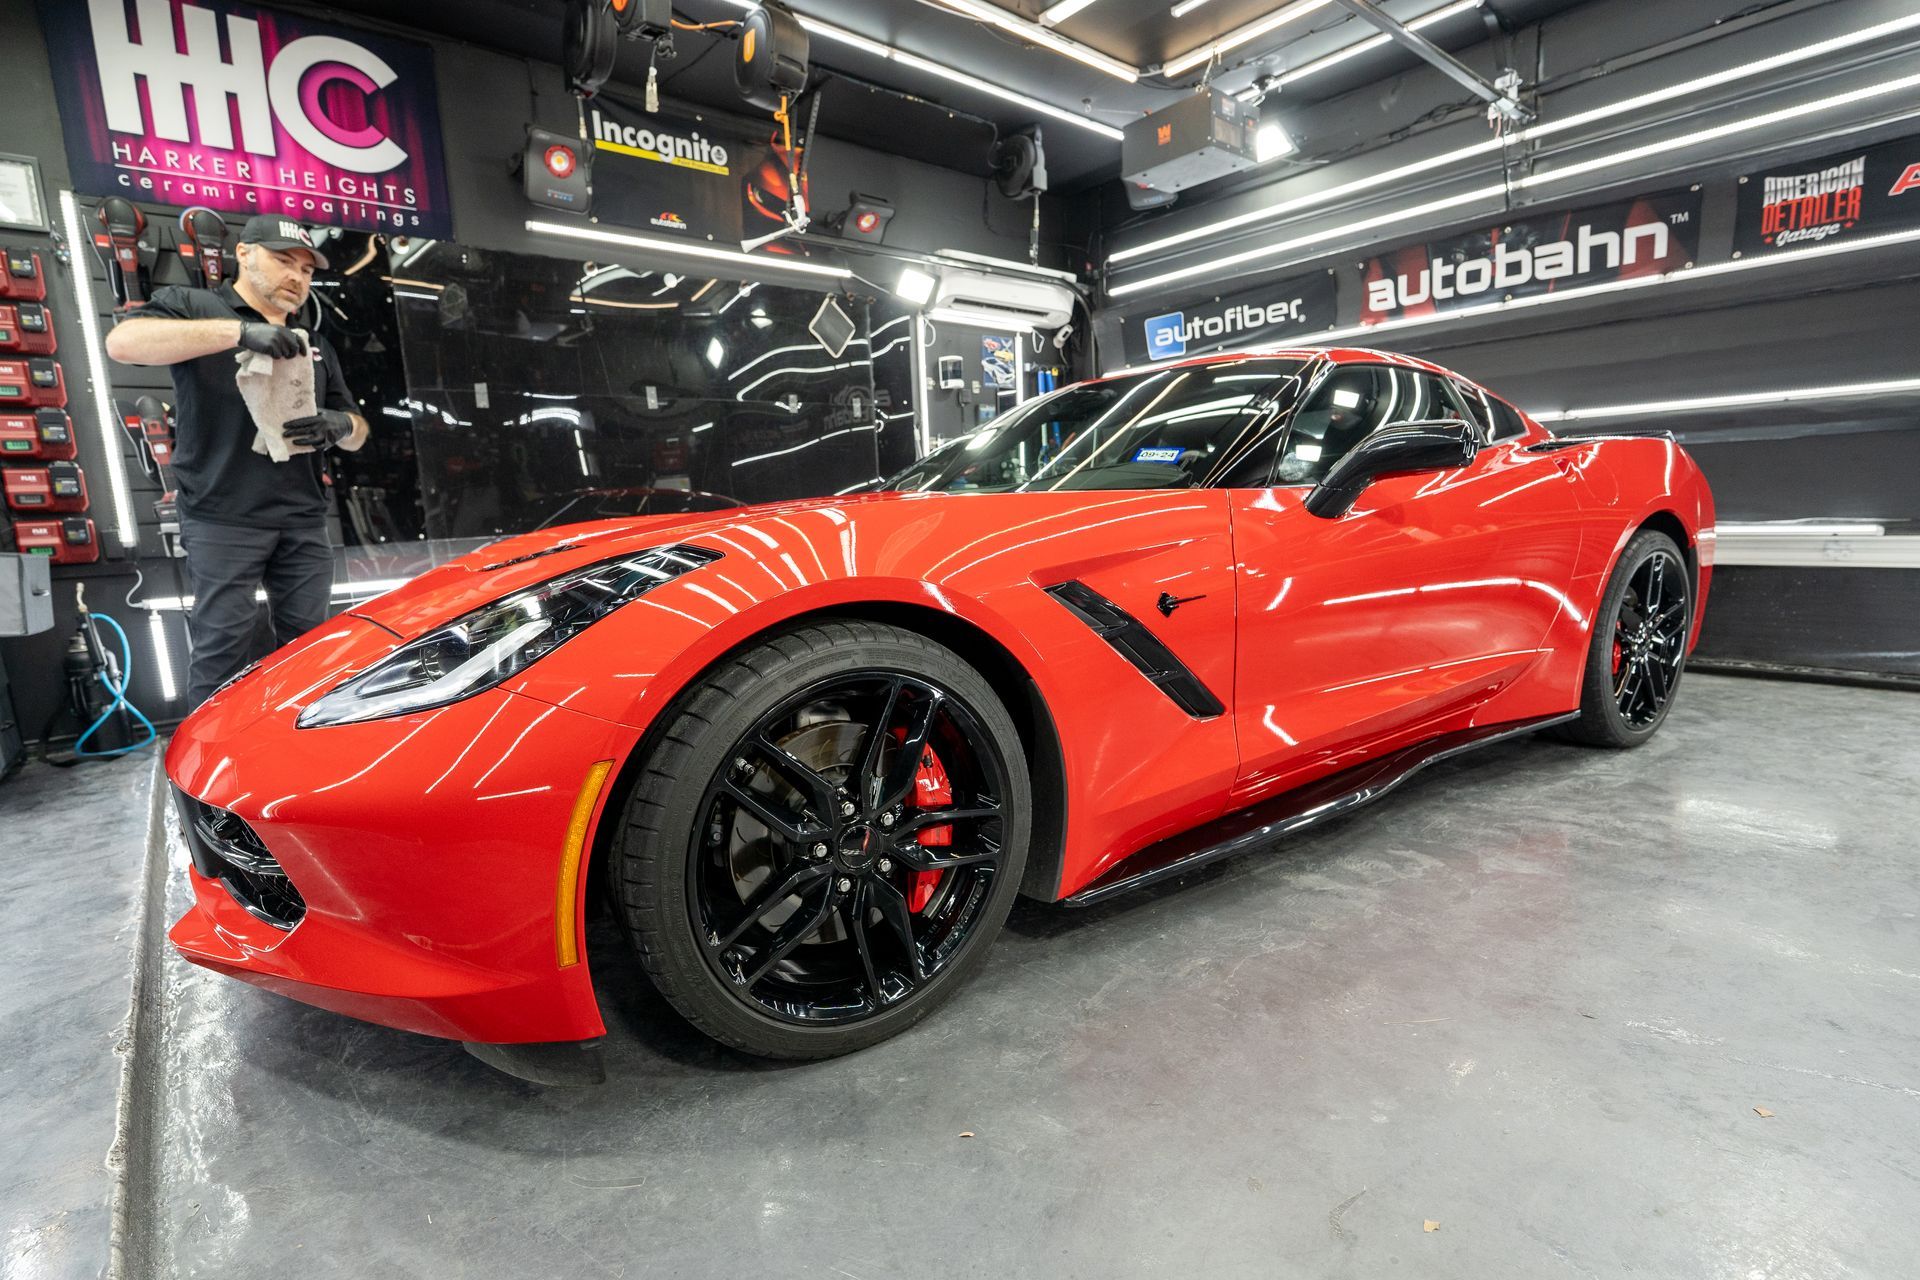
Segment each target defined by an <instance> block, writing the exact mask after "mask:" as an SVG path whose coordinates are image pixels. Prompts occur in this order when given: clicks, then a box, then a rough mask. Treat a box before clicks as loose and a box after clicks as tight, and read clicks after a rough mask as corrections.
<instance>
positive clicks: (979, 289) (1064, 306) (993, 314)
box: [927, 266, 1074, 331]
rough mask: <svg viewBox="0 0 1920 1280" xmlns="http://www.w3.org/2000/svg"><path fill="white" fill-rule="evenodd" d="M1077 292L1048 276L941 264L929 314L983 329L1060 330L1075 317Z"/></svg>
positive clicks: (936, 317)
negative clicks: (1024, 276)
mask: <svg viewBox="0 0 1920 1280" xmlns="http://www.w3.org/2000/svg"><path fill="white" fill-rule="evenodd" d="M1073 303H1074V297H1073V290H1071V289H1069V288H1067V286H1066V285H1064V284H1054V283H1052V282H1051V281H1047V280H1028V279H1022V278H1021V277H1019V276H1010V275H990V274H988V273H987V272H984V271H968V270H965V269H963V268H959V267H948V266H943V267H941V268H940V282H939V283H938V284H937V285H935V286H934V290H933V296H932V297H931V298H929V299H928V300H927V315H928V316H929V317H930V318H931V319H934V320H941V319H947V320H952V321H957V322H959V323H963V324H977V325H979V326H980V327H981V328H983V329H992V328H1005V329H1012V330H1017V331H1025V330H1029V329H1049V330H1051V329H1058V328H1060V327H1061V326H1062V325H1064V324H1066V323H1067V322H1068V321H1069V320H1071V319H1073Z"/></svg>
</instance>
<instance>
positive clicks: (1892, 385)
mask: <svg viewBox="0 0 1920 1280" xmlns="http://www.w3.org/2000/svg"><path fill="white" fill-rule="evenodd" d="M1915 392H1920V378H1895V379H1888V380H1886V381H1883V382H1849V383H1842V384H1840V385H1838V386H1831V387H1796V388H1793V389H1792V390H1787V391H1743V392H1739V393H1737V394H1734V395H1724V396H1696V397H1693V398H1691V399H1685V400H1648V401H1645V402H1643V403H1640V404H1612V405H1600V406H1596V407H1594V408H1590V409H1560V410H1553V411H1549V412H1546V413H1536V414H1534V415H1533V417H1534V419H1535V420H1536V421H1538V422H1584V421H1588V420H1590V419H1596V418H1645V417H1650V416H1652V415H1654V414H1661V413H1702V412H1706V411H1708V410H1712V409H1745V408H1756V407H1758V406H1761V405H1770V404H1798V403H1800V402H1801V401H1805V400H1845V399H1850V398H1859V397H1867V396H1899V395H1911V394H1913V393H1915ZM1783 528H1784V526H1783ZM1792 532H1796V533H1804V532H1806V530H1805V528H1804V527H1794V528H1793V529H1792Z"/></svg>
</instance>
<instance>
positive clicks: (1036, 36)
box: [940, 0, 1140, 84]
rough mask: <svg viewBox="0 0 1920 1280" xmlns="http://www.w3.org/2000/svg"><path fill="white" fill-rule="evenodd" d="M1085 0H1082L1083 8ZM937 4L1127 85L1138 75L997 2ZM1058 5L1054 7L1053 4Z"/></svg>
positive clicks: (961, 0) (948, 1)
mask: <svg viewBox="0 0 1920 1280" xmlns="http://www.w3.org/2000/svg"><path fill="white" fill-rule="evenodd" d="M1085 2H1086V0H1083V7H1084V3H1085ZM940 3H941V4H943V5H945V6H946V7H947V8H949V9H952V10H954V11H956V12H958V13H964V14H966V15H967V16H968V17H969V18H972V19H974V20H975V21H978V22H984V23H986V24H987V25H988V26H993V27H999V28H1000V29H1001V30H1002V31H1006V32H1010V33H1011V34H1013V35H1016V36H1019V37H1020V38H1021V39H1022V40H1028V41H1031V42H1032V43H1034V44H1037V45H1039V46H1040V47H1041V48H1043V49H1050V50H1052V51H1053V52H1054V53H1057V54H1059V55H1060V56H1061V57H1063V58H1072V59H1073V60H1074V61H1075V62H1081V63H1085V64H1086V65H1087V66H1089V67H1092V68H1093V69H1094V70H1095V71H1103V72H1105V73H1106V74H1108V75H1110V76H1112V77H1114V78H1115V79H1117V80H1125V81H1126V82H1127V83H1128V84H1132V83H1133V82H1134V81H1136V80H1138V79H1139V78H1140V71H1139V69H1138V68H1136V67H1130V66H1128V65H1127V64H1126V63H1124V62H1122V61H1120V60H1119V59H1118V58H1109V57H1108V56H1107V55H1106V54H1104V53H1101V52H1100V51H1099V50H1098V49H1091V48H1088V47H1087V46H1086V45H1084V44H1081V43H1080V42H1079V41H1078V40H1069V39H1067V37H1065V36H1063V35H1060V34H1059V33H1057V32H1054V31H1050V30H1048V29H1047V28H1046V27H1043V26H1041V25H1040V24H1039V23H1037V22H1028V21H1027V20H1026V19H1025V18H1022V17H1019V16H1018V15H1016V14H1012V13H1009V12H1007V10H1005V9H1002V8H1001V7H1000V6H999V5H996V4H988V3H985V0H940ZM1056 7H1058V6H1056Z"/></svg>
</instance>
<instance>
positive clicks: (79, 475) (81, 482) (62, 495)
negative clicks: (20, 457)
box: [0, 462, 87, 515]
mask: <svg viewBox="0 0 1920 1280" xmlns="http://www.w3.org/2000/svg"><path fill="white" fill-rule="evenodd" d="M0 485H4V487H5V489H6V495H7V505H8V506H9V507H12V508H13V509H14V510H15V511H24V512H27V513H29V514H33V515H38V514H40V513H42V512H49V511H58V512H69V511H85V510H86V509H87V477H86V473H85V472H83V471H81V470H80V464H79V463H77V462H50V463H48V464H47V465H46V466H44V467H8V468H7V469H6V470H5V471H0Z"/></svg>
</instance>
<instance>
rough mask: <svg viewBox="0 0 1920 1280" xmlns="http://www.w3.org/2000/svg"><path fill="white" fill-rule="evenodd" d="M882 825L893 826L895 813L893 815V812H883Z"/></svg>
mask: <svg viewBox="0 0 1920 1280" xmlns="http://www.w3.org/2000/svg"><path fill="white" fill-rule="evenodd" d="M880 825H881V826H883V827H890V826H892V825H893V815H892V814H891V813H883V814H881V815H880Z"/></svg>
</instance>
